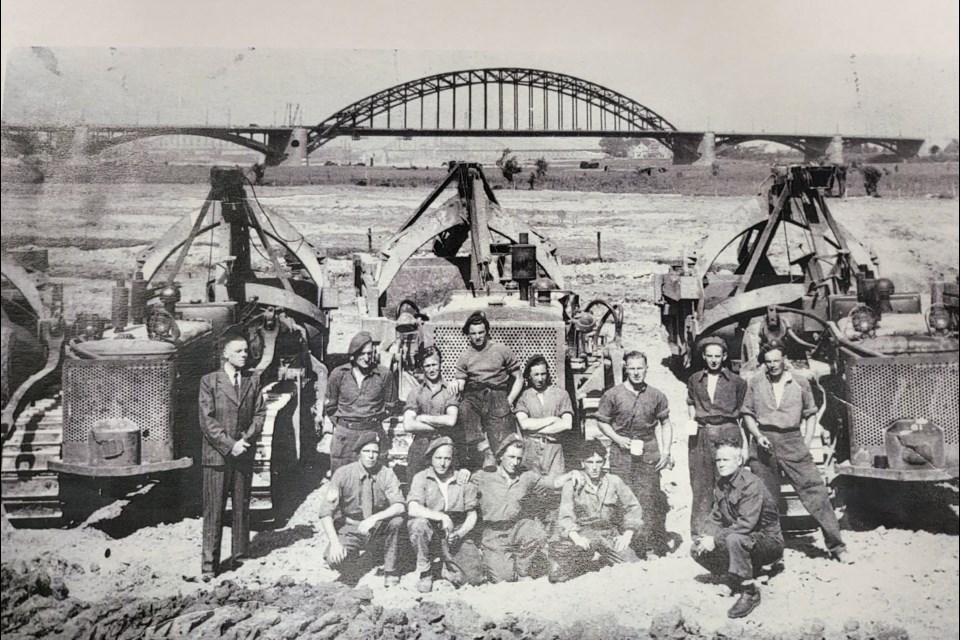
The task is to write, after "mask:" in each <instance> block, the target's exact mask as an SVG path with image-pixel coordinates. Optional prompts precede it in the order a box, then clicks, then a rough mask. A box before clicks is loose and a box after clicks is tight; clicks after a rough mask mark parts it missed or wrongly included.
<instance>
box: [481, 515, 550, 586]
mask: <svg viewBox="0 0 960 640" xmlns="http://www.w3.org/2000/svg"><path fill="white" fill-rule="evenodd" d="M546 542H547V533H546V531H544V529H543V526H542V525H541V524H540V523H539V522H537V521H536V520H533V519H531V518H521V519H520V520H518V521H517V522H516V523H514V524H513V525H512V526H504V525H503V524H502V523H493V524H492V525H488V526H487V527H486V528H485V529H484V530H483V533H482V534H481V536H480V547H481V549H482V550H483V562H484V565H486V573H487V576H488V578H489V579H490V581H491V582H515V581H516V580H517V579H518V578H521V577H524V576H533V577H535V578H538V577H540V576H542V575H543V574H544V573H546V556H545V555H544V552H543V548H544V545H545V544H546Z"/></svg>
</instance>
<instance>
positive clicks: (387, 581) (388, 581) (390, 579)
mask: <svg viewBox="0 0 960 640" xmlns="http://www.w3.org/2000/svg"><path fill="white" fill-rule="evenodd" d="M398 584H400V576H395V575H393V574H391V573H388V574H387V576H386V577H385V578H384V579H383V586H384V587H386V588H387V589H389V588H390V587H395V586H397V585H398ZM430 584H431V585H433V578H430Z"/></svg>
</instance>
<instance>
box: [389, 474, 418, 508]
mask: <svg viewBox="0 0 960 640" xmlns="http://www.w3.org/2000/svg"><path fill="white" fill-rule="evenodd" d="M387 497H388V498H389V496H387ZM426 500H427V483H426V480H425V478H424V476H423V474H421V473H418V474H417V475H415V476H413V482H411V483H410V492H409V493H408V494H407V504H410V503H411V502H416V503H419V504H420V506H422V507H425V506H427V504H426Z"/></svg>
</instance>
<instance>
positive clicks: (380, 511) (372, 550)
mask: <svg viewBox="0 0 960 640" xmlns="http://www.w3.org/2000/svg"><path fill="white" fill-rule="evenodd" d="M354 446H355V448H356V453H357V456H358V458H359V459H358V460H357V461H356V462H351V463H349V464H347V465H345V466H342V467H340V468H339V469H337V470H336V471H335V472H334V473H333V477H332V478H331V479H330V484H329V485H328V486H327V494H326V496H325V498H324V500H323V502H322V503H321V504H320V524H321V526H322V527H323V531H324V533H326V535H327V540H328V541H329V542H330V546H329V547H327V551H326V553H325V554H324V558H325V559H326V561H327V562H328V563H329V564H330V566H331V567H332V568H338V569H339V570H340V577H341V579H342V580H343V581H344V582H346V583H348V584H356V582H357V581H359V579H360V578H361V577H363V574H364V573H366V571H367V570H369V569H371V568H372V566H373V565H372V563H371V562H370V561H369V558H371V557H376V558H377V559H379V558H380V557H381V554H382V557H383V573H384V576H385V577H384V584H385V586H387V587H393V586H396V585H397V584H399V583H400V577H399V575H398V574H397V552H398V549H399V543H400V529H401V528H402V527H403V517H402V516H403V512H404V504H403V494H402V493H401V492H400V480H398V479H397V476H396V474H395V473H394V472H393V470H392V469H391V468H390V467H386V466H383V465H382V464H381V463H380V440H379V435H378V434H377V433H376V432H375V431H364V432H362V433H361V434H360V435H359V436H358V438H357V442H356V444H355V445H354ZM335 518H336V520H335ZM361 551H364V552H366V553H365V555H366V557H365V558H363V559H364V560H365V561H364V562H362V563H361V562H359V560H360V559H361V555H360V552H361Z"/></svg>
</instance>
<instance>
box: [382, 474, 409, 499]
mask: <svg viewBox="0 0 960 640" xmlns="http://www.w3.org/2000/svg"><path fill="white" fill-rule="evenodd" d="M379 475H380V477H379V478H377V481H378V482H379V483H380V487H381V488H382V489H383V493H384V495H385V496H387V500H388V501H389V502H390V504H404V500H403V492H402V491H400V479H399V478H397V474H396V473H394V472H393V469H387V468H384V469H381V470H380V474H379Z"/></svg>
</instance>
